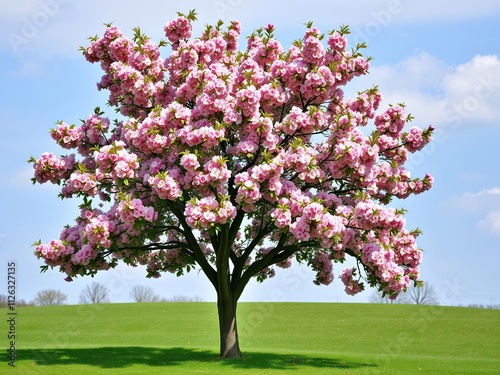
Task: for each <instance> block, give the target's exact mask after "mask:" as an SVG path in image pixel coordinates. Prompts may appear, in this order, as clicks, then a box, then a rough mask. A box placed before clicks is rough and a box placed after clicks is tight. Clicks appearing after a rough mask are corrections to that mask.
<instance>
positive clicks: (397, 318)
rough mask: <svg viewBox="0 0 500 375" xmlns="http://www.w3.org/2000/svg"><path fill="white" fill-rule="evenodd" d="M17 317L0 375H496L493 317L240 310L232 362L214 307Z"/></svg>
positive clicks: (336, 307)
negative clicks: (223, 349) (222, 351)
mask: <svg viewBox="0 0 500 375" xmlns="http://www.w3.org/2000/svg"><path fill="white" fill-rule="evenodd" d="M0 313H3V314H5V315H4V316H6V314H7V310H6V309H2V310H0ZM17 313H18V314H17V316H16V319H17V322H16V323H17V324H16V349H17V361H16V368H15V369H12V368H10V367H9V366H8V365H7V363H6V362H5V363H2V368H1V369H0V373H1V374H7V373H13V374H14V373H15V374H23V375H28V374H179V373H180V374H226V373H229V374H297V375H298V374H301V375H302V374H384V375H385V374H405V375H406V374H426V375H428V374H439V375H443V374H468V375H470V374H500V311H498V310H485V309H470V308H454V307H442V306H416V305H372V304H327V303H240V305H239V307H238V325H239V335H240V346H241V349H242V351H243V355H244V357H243V358H241V359H237V360H221V359H219V358H218V355H217V354H218V347H219V341H218V327H217V315H216V307H215V304H214V303H145V304H138V303H134V304H107V305H76V306H54V307H19V308H18V309H17ZM4 320H6V319H4ZM4 326H5V327H6V329H5V330H6V331H7V330H8V328H7V325H6V324H5V323H4ZM6 336H7V335H4V339H3V342H4V343H5V344H8V340H7V337H6ZM4 353H5V352H4ZM4 358H6V357H5V356H4Z"/></svg>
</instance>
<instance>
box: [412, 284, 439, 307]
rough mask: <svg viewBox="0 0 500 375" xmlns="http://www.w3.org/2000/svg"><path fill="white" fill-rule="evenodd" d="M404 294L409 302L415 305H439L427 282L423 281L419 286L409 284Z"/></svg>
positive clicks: (433, 291)
mask: <svg viewBox="0 0 500 375" xmlns="http://www.w3.org/2000/svg"><path fill="white" fill-rule="evenodd" d="M404 295H406V296H407V298H408V300H409V303H414V304H416V305H439V298H438V296H437V294H436V292H435V290H434V288H433V287H432V285H431V284H429V283H424V284H423V285H422V286H420V287H418V286H415V285H411V286H410V287H409V288H408V290H407V291H406V293H404Z"/></svg>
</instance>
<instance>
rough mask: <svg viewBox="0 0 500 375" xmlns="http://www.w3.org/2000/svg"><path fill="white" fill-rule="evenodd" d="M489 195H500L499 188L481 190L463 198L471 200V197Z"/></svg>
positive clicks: (467, 194)
mask: <svg viewBox="0 0 500 375" xmlns="http://www.w3.org/2000/svg"><path fill="white" fill-rule="evenodd" d="M489 195H500V187H494V188H491V189H483V190H481V191H478V192H475V193H465V194H464V197H465V198H473V197H483V196H489Z"/></svg>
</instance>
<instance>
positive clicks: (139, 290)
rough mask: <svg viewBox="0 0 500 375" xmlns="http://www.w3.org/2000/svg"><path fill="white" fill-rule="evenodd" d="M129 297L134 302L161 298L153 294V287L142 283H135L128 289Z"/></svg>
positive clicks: (156, 300) (159, 299)
mask: <svg viewBox="0 0 500 375" xmlns="http://www.w3.org/2000/svg"><path fill="white" fill-rule="evenodd" d="M130 298H131V299H132V301H134V302H160V301H161V298H160V296H158V295H157V294H155V292H154V290H153V288H151V287H149V286H144V285H136V286H134V287H133V288H132V290H131V291H130Z"/></svg>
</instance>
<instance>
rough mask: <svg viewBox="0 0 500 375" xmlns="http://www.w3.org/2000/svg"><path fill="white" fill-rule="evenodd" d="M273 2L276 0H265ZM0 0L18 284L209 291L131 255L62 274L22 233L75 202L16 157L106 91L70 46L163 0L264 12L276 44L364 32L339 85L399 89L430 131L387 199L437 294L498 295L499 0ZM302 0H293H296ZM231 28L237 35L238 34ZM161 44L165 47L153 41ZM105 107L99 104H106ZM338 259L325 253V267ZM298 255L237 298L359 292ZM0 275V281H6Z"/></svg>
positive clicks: (396, 97) (452, 300) (7, 239)
mask: <svg viewBox="0 0 500 375" xmlns="http://www.w3.org/2000/svg"><path fill="white" fill-rule="evenodd" d="M276 3H278V4H276ZM178 4H179V2H174V1H164V2H159V1H158V2H157V1H141V2H140V3H139V2H137V1H135V2H134V1H116V0H112V1H106V2H105V3H104V4H103V3H102V2H99V1H96V0H90V1H83V0H24V1H22V2H21V1H18V2H13V1H7V0H0V84H1V86H0V98H1V100H0V111H1V113H2V114H3V116H2V119H1V120H0V127H1V136H0V143H1V147H0V197H1V198H0V199H1V200H2V211H1V215H0V254H1V258H0V259H1V263H0V280H6V273H7V263H8V262H9V261H11V260H13V261H15V262H16V263H17V281H18V298H22V299H25V300H31V299H33V298H34V296H35V295H36V293H37V292H38V291H39V290H41V289H47V288H53V289H59V290H61V291H63V292H64V293H66V294H68V296H69V300H68V302H70V303H77V302H78V295H79V293H80V291H81V290H82V289H83V288H84V287H85V286H86V285H88V284H89V283H91V282H92V281H99V282H101V283H103V284H105V285H107V286H108V288H109V289H110V290H111V292H112V295H111V300H112V301H113V302H127V301H130V298H129V291H130V289H131V288H132V287H133V286H134V285H148V286H151V287H153V288H154V289H155V291H156V293H157V294H159V295H160V296H162V297H165V298H171V297H173V296H176V295H184V296H188V297H194V296H199V297H201V298H203V299H204V300H205V301H215V298H216V295H215V292H214V291H213V288H212V286H211V285H210V283H209V282H208V281H207V280H206V279H205V277H204V275H203V274H201V273H200V274H198V273H197V272H194V273H193V272H191V274H189V275H188V276H185V277H181V278H176V277H175V276H172V275H165V276H163V277H161V278H160V279H157V280H147V279H145V277H144V275H145V272H144V270H142V269H139V268H138V269H131V268H127V267H119V268H118V269H115V270H112V271H109V272H102V273H101V274H99V275H98V276H96V277H95V278H94V279H91V278H78V279H76V280H75V281H74V282H72V283H66V282H64V280H63V279H64V277H65V276H64V275H63V274H61V273H59V272H57V271H56V270H52V271H50V270H49V271H48V272H47V273H45V274H40V273H39V267H40V265H41V264H42V262H41V261H39V260H37V259H36V257H35V256H34V255H33V250H34V248H32V247H31V244H32V243H33V242H34V241H36V240H38V239H41V240H42V242H48V241H50V240H51V239H53V238H58V237H59V233H60V231H61V229H62V228H63V226H64V225H65V224H69V223H72V221H73V220H74V218H75V217H76V216H77V214H78V209H77V206H78V204H79V203H78V200H67V201H61V200H60V199H58V198H57V193H58V189H57V188H56V187H53V186H45V185H44V186H40V185H36V186H33V185H32V184H31V181H30V178H31V177H32V173H33V170H32V167H31V165H28V164H27V163H26V160H27V159H28V158H29V157H30V156H31V155H33V156H34V157H35V158H38V157H39V156H40V154H41V153H42V152H45V151H52V152H54V153H55V154H61V153H64V150H62V149H60V148H59V147H58V146H57V145H56V144H55V142H54V141H53V140H52V139H51V138H50V136H49V129H50V128H51V127H53V126H54V124H55V123H56V121H57V120H64V121H66V122H68V123H79V119H80V118H86V117H87V116H88V115H89V114H90V113H92V112H93V109H94V108H95V107H96V106H100V107H101V108H104V107H105V103H106V101H107V93H103V92H98V91H97V90H96V82H97V81H99V80H100V77H101V75H102V71H101V70H100V69H99V67H98V66H97V65H91V64H89V63H87V62H86V61H85V59H84V58H83V56H82V55H81V52H79V51H78V47H79V46H81V45H86V44H87V37H89V36H91V35H95V34H102V32H103V31H104V29H105V27H104V26H103V24H104V23H108V22H113V23H114V25H116V26H118V27H119V28H120V29H121V30H122V31H124V32H125V34H126V35H128V36H129V37H131V36H132V31H131V29H132V27H135V26H140V27H141V30H142V31H143V32H144V33H146V34H147V35H149V36H150V37H151V38H152V39H153V40H155V41H159V39H160V38H162V37H164V35H163V26H164V25H165V24H166V23H167V22H168V21H170V20H171V19H173V18H174V17H175V16H176V12H177V11H181V12H186V13H187V12H188V11H189V10H190V9H193V8H196V10H197V12H198V19H199V21H198V22H197V23H196V25H195V30H194V34H195V35H199V33H200V31H201V30H202V29H203V28H204V25H205V24H212V23H214V22H216V21H217V20H218V19H223V20H225V21H229V20H233V19H237V20H239V21H241V23H242V27H243V35H249V34H251V32H252V31H253V30H254V29H255V28H258V27H261V26H264V25H267V24H269V23H272V24H274V25H275V27H276V29H277V31H276V33H275V34H276V37H277V38H278V40H280V42H281V43H282V45H283V46H284V47H285V48H288V47H289V46H290V44H291V42H292V41H293V40H294V39H297V38H301V37H302V36H303V32H304V30H305V26H304V23H306V22H307V21H313V22H314V25H315V26H316V27H318V28H319V29H320V30H321V31H322V32H325V33H326V32H328V31H330V30H331V29H338V28H339V27H340V26H341V25H349V26H350V29H351V32H352V33H351V35H349V36H348V40H349V43H350V45H351V46H354V45H355V44H356V43H357V42H366V43H367V45H368V48H367V50H366V51H365V54H367V55H369V56H372V57H373V61H372V64H371V69H370V74H369V75H368V76H365V77H362V78H358V79H354V80H353V81H352V83H350V84H349V85H348V86H347V87H346V90H345V91H346V94H348V95H354V94H355V93H356V92H357V91H358V90H364V89H366V88H370V87H372V86H373V85H378V86H379V88H380V92H381V93H382V94H383V96H384V102H383V103H382V107H384V106H387V105H388V104H389V103H400V102H404V103H405V104H406V105H407V110H408V111H409V112H411V113H412V115H413V116H414V117H415V120H414V121H413V124H414V125H418V126H420V127H423V128H425V127H427V126H428V125H429V124H433V125H434V126H435V127H436V132H435V137H434V141H433V142H432V143H431V144H430V145H429V146H428V147H427V148H425V149H424V150H423V152H421V153H419V154H418V155H415V157H413V158H412V159H410V161H409V169H410V171H411V173H412V176H421V177H423V176H424V175H425V173H426V172H429V173H431V174H432V175H433V176H434V178H435V186H434V187H433V189H431V191H429V192H426V193H424V194H422V195H419V196H415V197H411V198H410V199H408V200H405V201H402V202H395V203H393V206H396V207H405V208H407V209H408V210H409V213H408V215H407V222H408V228H414V227H419V228H421V229H422V230H423V235H422V236H421V237H419V242H418V243H419V246H420V247H422V248H423V249H424V251H425V253H424V260H423V263H422V267H421V270H422V278H423V279H424V280H425V281H426V282H428V283H430V284H431V285H433V286H434V288H435V290H436V292H437V294H438V296H439V297H440V300H441V303H443V304H447V305H459V304H485V305H488V304H500V292H499V291H498V288H497V287H496V282H497V280H496V277H497V274H498V268H499V264H500V175H499V161H500V152H499V141H500V39H499V38H498V36H499V35H500V2H495V1H493V0H490V1H486V0H477V1H475V2H468V1H462V0H461V1H449V0H445V1H441V2H437V1H428V0H423V1H418V2H417V1H403V0H389V1H378V0H375V1H373V0H370V1H356V2H350V3H347V2H340V1H326V0H325V1H318V0H317V1H315V0H310V1H308V2H307V3H304V2H299V1H287V2H286V6H283V5H282V4H284V2H275V3H271V2H269V1H261V0H257V1H250V0H214V1H184V2H182V5H178ZM305 4H307V6H306V5H305ZM244 43H245V42H244V40H241V41H240V45H241V44H244ZM163 57H166V56H165V55H164V56H163ZM108 115H111V112H109V113H108ZM343 268H344V266H343V265H337V267H335V265H334V271H335V274H336V276H338V275H339V274H340V272H341V271H342V269H343ZM313 280H314V274H313V273H312V272H310V271H308V270H307V269H306V268H304V267H297V266H295V267H293V268H292V269H291V270H281V269H277V276H276V277H275V278H274V279H271V280H268V281H265V282H264V283H263V284H257V283H251V284H250V285H249V286H248V287H247V290H246V291H245V292H244V293H243V295H242V298H241V300H242V301H305V302H309V301H321V302H337V301H339V302H366V301H368V300H369V297H370V295H371V293H372V292H371V291H370V290H368V291H366V292H364V293H361V294H360V295H357V296H356V297H351V296H348V295H346V294H345V293H344V292H343V285H342V283H341V281H340V280H339V279H338V278H337V277H336V280H335V281H334V283H333V284H332V285H330V286H328V287H325V286H321V287H317V286H315V285H314V284H313V283H312V281H313ZM6 284H7V283H6V282H4V284H3V285H5V286H2V285H1V284H0V294H5V293H6Z"/></svg>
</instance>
